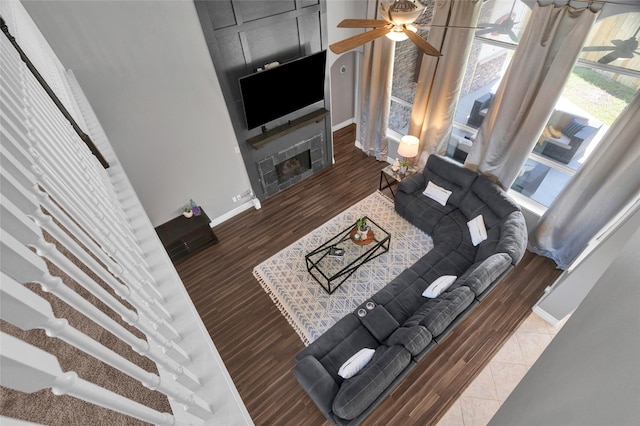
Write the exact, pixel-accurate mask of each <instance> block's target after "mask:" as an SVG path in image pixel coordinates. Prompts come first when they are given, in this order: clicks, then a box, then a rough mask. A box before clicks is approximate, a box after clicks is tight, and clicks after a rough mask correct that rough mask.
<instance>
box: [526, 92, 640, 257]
mask: <svg viewBox="0 0 640 426" xmlns="http://www.w3.org/2000/svg"><path fill="white" fill-rule="evenodd" d="M638 197H640V92H637V93H636V95H635V97H634V98H633V100H632V101H631V103H630V104H629V105H628V106H627V108H625V110H624V111H623V112H622V113H621V114H620V115H619V116H618V118H617V119H616V121H615V122H614V123H613V125H612V126H611V127H610V128H609V130H608V131H607V133H606V134H605V135H604V137H603V139H602V141H601V142H600V144H598V146H597V148H596V149H595V150H594V152H592V153H591V156H590V157H589V159H588V160H587V162H586V163H585V164H583V165H582V167H581V168H580V170H579V171H578V172H577V173H576V174H575V175H574V177H573V179H571V180H570V181H569V183H568V184H567V186H566V187H565V188H564V189H563V190H562V192H561V193H560V194H559V195H558V196H557V197H556V199H555V201H554V202H553V203H552V204H551V206H549V208H548V209H547V211H546V213H545V214H544V215H543V216H542V218H541V219H540V221H539V222H538V225H537V226H536V228H535V229H534V230H533V231H532V232H531V233H530V235H529V249H530V250H531V251H532V252H534V253H537V254H540V255H543V256H546V257H550V258H551V259H553V260H554V261H555V262H556V264H557V265H558V267H559V268H560V269H567V268H568V267H569V265H570V264H571V263H572V262H573V261H574V260H575V258H576V257H577V256H578V255H579V254H580V252H582V250H584V249H585V248H586V247H587V245H588V243H589V241H590V240H591V239H592V238H593V237H594V236H596V235H597V234H598V233H599V232H600V230H601V229H602V228H603V227H604V226H605V225H606V224H607V223H608V222H609V221H610V220H612V219H613V218H614V217H615V216H616V214H618V213H619V212H620V211H622V209H624V208H625V207H626V206H628V205H629V204H630V203H633V202H634V200H636V199H637V198H638Z"/></svg>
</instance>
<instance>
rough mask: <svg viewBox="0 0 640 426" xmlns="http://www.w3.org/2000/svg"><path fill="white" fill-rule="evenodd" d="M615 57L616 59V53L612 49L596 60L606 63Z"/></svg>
mask: <svg viewBox="0 0 640 426" xmlns="http://www.w3.org/2000/svg"><path fill="white" fill-rule="evenodd" d="M616 59H618V53H617V52H616V51H613V52H611V53H607V54H606V55H604V56H603V57H602V58H600V59H598V62H599V63H601V64H608V63H610V62H613V61H615V60H616Z"/></svg>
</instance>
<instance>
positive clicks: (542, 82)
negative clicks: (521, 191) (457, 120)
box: [465, 1, 601, 188]
mask: <svg viewBox="0 0 640 426" xmlns="http://www.w3.org/2000/svg"><path fill="white" fill-rule="evenodd" d="M541 3H542V2H541V1H539V2H537V3H536V4H535V5H534V7H533V12H532V14H531V18H530V19H529V23H528V25H527V28H526V29H525V31H524V34H523V36H522V39H521V40H520V42H519V44H518V48H517V49H516V51H515V53H514V57H513V59H512V60H511V63H510V65H509V68H508V69H507V72H506V74H505V76H504V77H503V79H502V82H501V83H500V86H499V87H498V90H497V92H496V96H495V97H494V99H493V102H492V105H491V108H490V109H489V112H488V114H487V117H486V118H485V119H484V121H483V122H482V126H480V130H479V131H478V135H477V137H476V140H475V141H474V143H473V147H472V149H471V152H470V153H469V156H468V157H467V159H466V162H465V166H467V167H469V168H470V169H473V170H476V171H479V172H481V173H483V174H484V175H486V176H488V177H489V178H492V179H494V180H495V181H496V182H497V183H498V184H500V185H501V186H502V187H503V188H509V187H510V186H511V184H512V183H513V181H514V180H515V178H516V177H517V176H518V173H519V172H520V169H521V168H522V166H523V165H524V163H525V161H526V159H527V156H528V155H529V154H530V153H531V151H532V150H533V148H534V145H535V143H536V140H537V139H538V137H539V136H540V135H541V134H542V131H543V129H544V126H545V124H546V123H547V120H548V119H549V117H550V115H551V112H552V111H553V107H554V105H555V104H556V101H557V99H558V97H559V96H560V92H561V91H562V88H563V86H564V84H565V82H566V80H567V78H568V76H569V73H570V72H571V70H572V69H573V66H574V64H575V62H576V59H577V58H578V55H579V54H580V50H581V49H582V45H583V44H584V41H585V39H586V37H587V35H588V34H589V30H590V29H591V27H592V25H593V23H594V22H595V19H596V16H597V14H598V11H599V9H600V7H601V3H593V4H590V5H589V6H588V7H582V8H575V7H573V6H572V4H571V3H574V4H576V5H578V4H582V5H584V4H585V3H584V2H567V1H563V2H562V4H563V5H564V6H561V7H556V6H555V5H554V4H553V3H551V4H548V5H541ZM547 3H548V2H547ZM567 3H569V4H567Z"/></svg>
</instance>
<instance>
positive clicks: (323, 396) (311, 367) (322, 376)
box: [293, 355, 339, 418]
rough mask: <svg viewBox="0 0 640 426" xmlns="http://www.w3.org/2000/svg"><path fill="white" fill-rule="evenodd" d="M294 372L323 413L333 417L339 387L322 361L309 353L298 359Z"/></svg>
mask: <svg viewBox="0 0 640 426" xmlns="http://www.w3.org/2000/svg"><path fill="white" fill-rule="evenodd" d="M293 374H294V376H295V378H296V379H297V380H298V383H300V386H302V388H303V389H304V390H305V391H306V392H307V393H308V394H309V397H310V398H311V400H312V401H313V402H314V403H315V404H316V405H317V406H318V408H319V409H320V411H322V414H323V415H324V416H325V417H327V418H331V417H332V416H331V404H332V402H333V399H334V398H335V396H336V394H337V393H338V389H339V387H338V383H336V381H335V380H334V379H333V377H331V375H330V374H329V373H328V372H327V370H326V369H325V368H324V366H323V365H322V364H320V361H318V360H317V359H316V358H314V357H312V356H310V355H307V356H305V357H303V358H302V359H300V360H298V363H297V364H296V366H295V367H294V368H293Z"/></svg>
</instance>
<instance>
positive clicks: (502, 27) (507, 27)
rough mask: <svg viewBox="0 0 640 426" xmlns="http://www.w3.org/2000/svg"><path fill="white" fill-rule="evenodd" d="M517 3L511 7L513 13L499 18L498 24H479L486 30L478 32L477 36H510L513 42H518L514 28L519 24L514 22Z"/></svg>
mask: <svg viewBox="0 0 640 426" xmlns="http://www.w3.org/2000/svg"><path fill="white" fill-rule="evenodd" d="M516 1H517V0H513V4H512V5H511V12H509V13H508V14H506V15H504V16H503V17H501V18H499V19H498V20H497V21H496V22H494V23H492V24H478V25H479V26H481V27H486V28H484V29H481V30H478V31H476V35H482V34H489V33H496V35H497V34H500V35H508V36H509V37H510V38H511V40H513V41H518V37H517V36H516V34H515V33H514V32H513V26H514V25H515V24H517V22H516V21H515V20H514V18H515V17H516V15H515V14H514V13H513V9H514V7H515V6H516Z"/></svg>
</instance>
